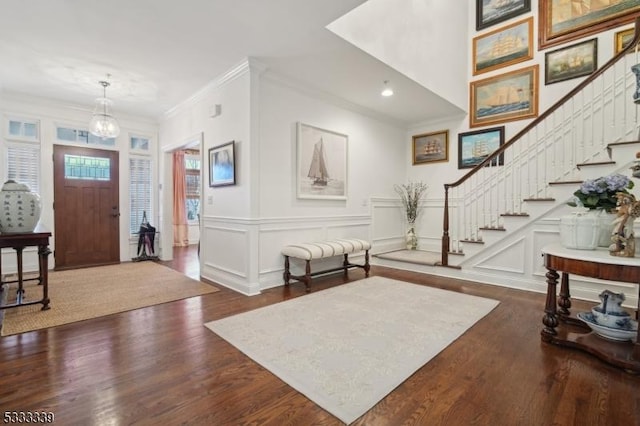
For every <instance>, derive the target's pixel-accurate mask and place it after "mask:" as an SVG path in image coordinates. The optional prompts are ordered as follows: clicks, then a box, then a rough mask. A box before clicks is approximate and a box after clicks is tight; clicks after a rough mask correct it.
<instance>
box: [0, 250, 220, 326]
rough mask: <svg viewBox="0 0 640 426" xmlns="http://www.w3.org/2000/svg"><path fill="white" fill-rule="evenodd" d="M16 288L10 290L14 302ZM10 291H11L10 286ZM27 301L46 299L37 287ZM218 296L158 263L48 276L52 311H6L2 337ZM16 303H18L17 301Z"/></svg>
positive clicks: (206, 286) (37, 308)
mask: <svg viewBox="0 0 640 426" xmlns="http://www.w3.org/2000/svg"><path fill="white" fill-rule="evenodd" d="M15 286H16V284H12V286H11V287H10V288H9V289H8V291H9V292H10V293H9V302H12V301H15ZM5 288H6V286H5ZM25 290H26V298H27V299H30V300H39V299H41V298H42V287H41V286H38V285H37V282H36V281H30V282H27V283H25ZM215 291H218V289H216V288H215V287H213V286H211V285H209V284H205V283H202V282H200V281H196V280H193V279H191V278H189V277H186V276H184V275H182V274H181V273H179V272H177V271H174V270H173V269H170V268H168V267H166V266H162V265H159V264H157V263H154V262H134V263H122V264H119V265H109V266H100V267H96V268H85V269H74V270H69V271H52V272H49V298H50V299H51V304H50V306H51V309H49V310H47V311H42V310H41V308H42V305H41V304H38V305H30V306H23V307H18V308H11V309H6V310H4V319H3V321H2V333H1V334H2V336H8V335H11V334H17V333H24V332H25V331H31V330H38V329H41V328H47V327H53V326H56V325H61V324H67V323H71V322H76V321H82V320H86V319H89V318H96V317H101V316H105V315H110V314H115V313H118V312H124V311H130V310H132V309H138V308H142V307H145V306H151V305H157V304H160V303H165V302H171V301H174V300H179V299H185V298H187V297H193V296H199V295H202V294H207V293H212V292H215ZM12 299H13V300H12Z"/></svg>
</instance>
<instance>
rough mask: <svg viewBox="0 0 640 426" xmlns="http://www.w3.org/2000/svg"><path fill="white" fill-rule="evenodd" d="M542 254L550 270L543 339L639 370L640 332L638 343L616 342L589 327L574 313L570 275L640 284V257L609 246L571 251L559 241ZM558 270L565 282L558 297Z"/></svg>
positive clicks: (635, 370) (562, 282)
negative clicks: (611, 251)
mask: <svg viewBox="0 0 640 426" xmlns="http://www.w3.org/2000/svg"><path fill="white" fill-rule="evenodd" d="M542 256H543V257H544V266H545V267H546V268H547V270H548V272H547V274H546V277H547V300H546V304H545V309H544V317H543V318H542V323H543V324H544V329H543V330H542V333H541V335H542V341H544V342H548V343H553V344H557V345H560V346H568V347H572V348H577V349H581V350H584V351H586V352H589V353H590V354H592V355H595V356H596V357H598V358H600V359H602V360H603V361H606V362H608V363H610V364H613V365H616V366H618V367H622V368H624V369H625V370H627V371H630V372H634V373H640V339H639V338H640V331H638V336H636V342H635V343H634V342H631V341H627V342H617V341H613V340H608V339H606V338H603V337H600V336H598V335H597V334H596V333H595V332H593V331H591V329H590V328H589V326H587V325H586V324H585V323H583V322H582V321H580V320H579V319H578V318H575V317H573V316H572V315H571V311H570V308H571V295H570V292H569V274H575V275H581V276H585V277H591V278H599V279H603V280H610V281H622V282H626V283H633V284H637V285H638V286H640V259H638V258H633V257H617V256H611V255H610V254H609V251H608V250H607V249H596V250H572V249H568V248H565V247H563V246H562V245H560V244H559V243H558V244H551V245H548V246H545V247H544V248H543V249H542ZM557 271H561V272H562V281H561V284H560V293H559V294H558V297H557V299H556V288H557V284H558V278H559V277H560V275H559V274H558V272H557ZM556 300H557V303H556ZM638 303H639V304H640V297H639V301H638ZM636 316H637V315H636Z"/></svg>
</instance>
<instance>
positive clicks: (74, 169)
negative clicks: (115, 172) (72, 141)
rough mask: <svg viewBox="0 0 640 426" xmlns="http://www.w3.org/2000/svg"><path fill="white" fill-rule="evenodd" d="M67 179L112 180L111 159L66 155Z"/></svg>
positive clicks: (65, 173)
mask: <svg viewBox="0 0 640 426" xmlns="http://www.w3.org/2000/svg"><path fill="white" fill-rule="evenodd" d="M64 177H65V179H85V180H103V181H105V180H110V179H111V160H110V159H109V158H101V157H89V156H85V155H70V154H65V155H64Z"/></svg>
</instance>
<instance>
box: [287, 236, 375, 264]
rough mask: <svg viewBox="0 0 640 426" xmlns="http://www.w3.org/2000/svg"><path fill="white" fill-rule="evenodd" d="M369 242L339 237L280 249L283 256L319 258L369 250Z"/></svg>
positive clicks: (308, 258) (307, 258)
mask: <svg viewBox="0 0 640 426" xmlns="http://www.w3.org/2000/svg"><path fill="white" fill-rule="evenodd" d="M370 248H371V244H370V243H369V242H368V241H365V240H359V239H339V240H330V241H318V242H315V243H303V244H292V245H289V246H286V247H284V248H283V249H282V251H281V253H282V254H283V255H284V256H289V257H295V258H297V259H305V260H311V259H321V258H323V257H331V256H338V255H340V254H349V253H356V252H359V251H363V250H369V249H370Z"/></svg>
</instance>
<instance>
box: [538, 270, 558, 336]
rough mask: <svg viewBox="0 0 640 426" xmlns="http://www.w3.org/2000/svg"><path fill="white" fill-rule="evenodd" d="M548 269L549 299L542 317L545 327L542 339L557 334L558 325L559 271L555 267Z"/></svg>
mask: <svg viewBox="0 0 640 426" xmlns="http://www.w3.org/2000/svg"><path fill="white" fill-rule="evenodd" d="M547 269H548V272H547V274H546V277H547V301H546V304H545V308H544V317H542V323H543V324H544V329H543V330H542V339H543V340H549V339H550V337H551V336H555V335H557V334H558V333H557V332H556V327H557V326H558V315H557V312H556V287H557V285H558V277H559V276H560V275H558V273H557V272H556V271H554V270H553V269H549V268H547Z"/></svg>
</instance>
